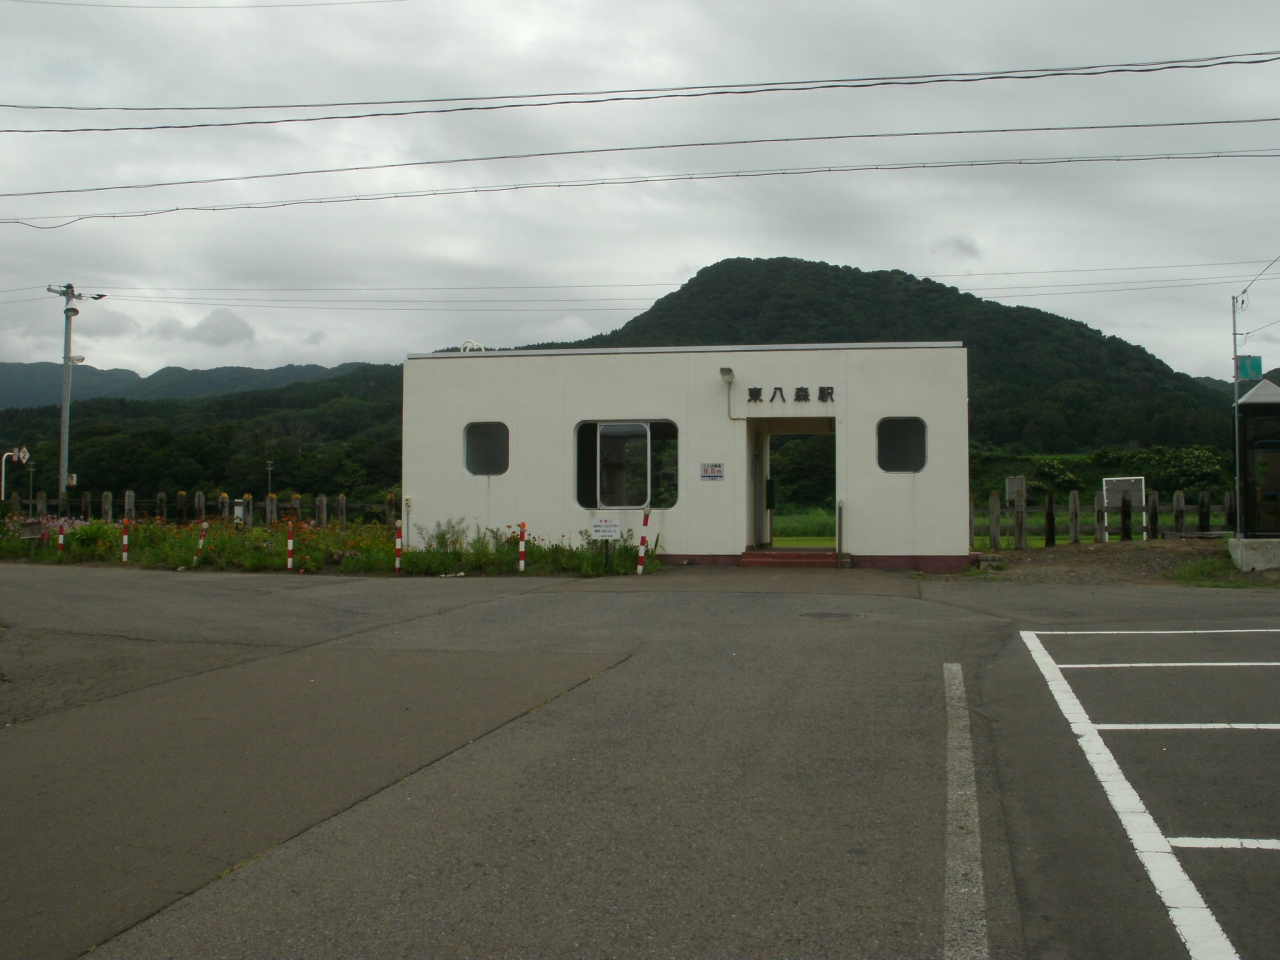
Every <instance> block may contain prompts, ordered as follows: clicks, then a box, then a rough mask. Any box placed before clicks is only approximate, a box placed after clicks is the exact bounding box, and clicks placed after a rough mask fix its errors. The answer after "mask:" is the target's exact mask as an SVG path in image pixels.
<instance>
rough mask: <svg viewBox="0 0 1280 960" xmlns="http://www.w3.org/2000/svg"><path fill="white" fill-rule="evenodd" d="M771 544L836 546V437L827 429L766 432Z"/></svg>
mask: <svg viewBox="0 0 1280 960" xmlns="http://www.w3.org/2000/svg"><path fill="white" fill-rule="evenodd" d="M769 486H770V488H771V497H770V500H771V506H772V509H773V546H774V547H775V548H779V547H781V548H786V547H828V548H831V549H835V546H836V438H835V435H834V434H831V433H818V434H773V435H771V436H770V437H769Z"/></svg>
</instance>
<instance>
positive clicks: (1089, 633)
mask: <svg viewBox="0 0 1280 960" xmlns="http://www.w3.org/2000/svg"><path fill="white" fill-rule="evenodd" d="M1036 633H1037V634H1038V635H1039V636H1042V637H1103V636H1106V637H1112V636H1138V635H1141V634H1169V635H1173V634H1181V633H1280V627H1245V628H1242V629H1238V630H1037V631H1036Z"/></svg>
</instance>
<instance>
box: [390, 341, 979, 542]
mask: <svg viewBox="0 0 1280 960" xmlns="http://www.w3.org/2000/svg"><path fill="white" fill-rule="evenodd" d="M721 367H731V368H733V370H734V383H733V385H732V387H731V388H730V387H726V385H725V383H724V381H723V380H722V379H721V377H720V372H719V371H720V368H721ZM757 386H758V387H761V388H762V395H763V397H764V402H761V403H750V402H748V400H747V396H748V394H747V391H748V388H749V387H757ZM775 386H780V387H783V388H784V390H785V396H786V402H785V403H783V402H780V401H778V400H774V401H773V402H770V399H769V398H770V396H771V394H772V392H773V388H774V387H775ZM797 386H807V387H808V388H809V389H810V395H811V397H812V399H811V400H810V401H809V402H808V403H807V404H805V403H797V402H796V401H795V400H794V392H795V388H796V387H797ZM822 386H831V387H834V388H835V400H834V402H831V403H820V402H818V399H817V398H818V388H819V387H822ZM727 394H728V396H727ZM730 415H732V417H734V418H751V419H754V418H757V417H778V416H786V417H796V416H803V417H834V418H835V420H836V445H837V456H838V459H837V465H836V497H837V499H839V500H842V501H844V503H845V521H844V531H845V532H844V549H845V550H846V551H847V552H849V553H853V554H858V555H886V556H902V555H925V556H940V555H941V556H957V555H964V554H966V553H967V552H968V493H969V487H968V471H969V467H968V402H967V369H966V353H965V350H964V349H963V347H960V346H957V345H931V346H910V345H905V346H903V345H899V346H885V345H871V346H865V347H864V346H857V347H849V346H840V347H811V348H810V347H806V348H803V349H786V348H782V349H779V348H723V349H719V348H717V349H693V350H679V351H673V350H660V351H628V352H601V353H591V352H587V351H573V352H553V351H548V352H537V351H527V352H510V351H509V352H496V353H483V354H481V353H468V354H456V353H455V354H435V355H430V356H427V357H411V358H410V359H409V360H408V361H407V362H406V363H405V370H404V454H403V456H404V493H405V495H406V496H407V497H408V498H410V499H411V500H412V503H413V506H412V512H411V516H410V522H411V524H412V525H414V526H417V525H421V526H422V527H424V528H425V529H426V530H428V531H430V530H431V528H432V527H433V526H434V524H435V523H436V521H443V520H447V519H450V518H453V519H457V518H458V517H465V518H466V520H467V522H468V523H469V524H471V525H472V527H473V528H474V526H475V524H476V523H477V522H478V523H479V524H480V525H481V526H485V527H499V528H505V527H506V526H508V525H511V526H514V525H515V524H516V523H518V522H520V521H525V522H526V523H528V524H529V529H530V533H531V535H537V536H547V537H550V538H551V539H553V540H558V539H559V538H560V537H561V535H562V534H563V535H565V536H566V537H568V538H570V539H576V538H577V535H578V532H579V531H580V530H582V529H584V528H586V527H588V526H589V525H590V520H591V517H592V516H593V515H601V516H617V517H619V518H620V519H621V521H622V526H623V529H626V528H627V527H633V528H634V529H635V530H636V532H637V534H638V532H639V529H640V521H641V517H642V513H641V511H640V510H600V511H589V510H585V509H583V508H582V507H580V506H579V505H578V502H577V497H576V490H575V482H576V469H575V436H576V428H577V426H578V424H579V423H581V422H583V421H599V420H671V421H673V422H674V423H675V424H676V425H677V426H678V428H679V431H680V432H679V481H678V482H679V498H678V501H677V503H676V505H675V506H674V507H673V508H671V509H669V510H654V511H653V513H652V516H651V518H650V535H651V538H652V537H653V536H654V535H658V534H660V535H661V546H662V548H663V552H667V553H678V554H688V553H693V554H739V553H741V552H742V550H743V549H744V548H745V547H746V546H747V545H748V544H749V542H750V539H751V533H750V520H751V516H750V509H751V508H750V493H751V486H750V475H749V463H748V460H747V448H748V444H747V430H746V420H745V419H730ZM888 416H916V417H920V418H921V419H923V420H924V421H925V423H926V424H927V425H928V462H927V464H926V466H925V469H924V470H923V471H921V472H920V473H918V474H888V473H885V472H883V471H881V470H880V469H879V467H878V465H877V463H876V424H877V423H878V422H879V420H880V419H881V418H883V417H888ZM490 420H496V421H501V422H503V423H506V424H507V426H508V427H509V429H510V431H511V466H510V469H509V470H508V472H507V473H506V474H504V475H502V476H496V477H477V476H472V475H471V474H469V473H468V472H467V470H466V467H465V463H464V457H463V431H464V429H465V427H466V425H467V424H468V423H472V422H476V421H490ZM702 463H723V464H724V465H725V479H724V480H723V481H703V480H700V479H699V471H700V466H701V464H702ZM410 542H411V543H412V544H413V545H415V546H421V545H422V542H421V539H420V537H419V536H418V534H417V533H416V531H411V533H410Z"/></svg>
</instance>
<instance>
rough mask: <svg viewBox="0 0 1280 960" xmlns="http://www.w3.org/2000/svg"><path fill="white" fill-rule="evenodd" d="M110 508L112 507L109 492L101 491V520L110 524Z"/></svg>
mask: <svg viewBox="0 0 1280 960" xmlns="http://www.w3.org/2000/svg"><path fill="white" fill-rule="evenodd" d="M111 506H112V504H111V491H110V490H103V491H102V519H103V520H104V521H106V522H107V523H110V522H111V521H112V519H113V518H112V516H111V514H112V510H111Z"/></svg>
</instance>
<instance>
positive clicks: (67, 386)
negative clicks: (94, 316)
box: [47, 283, 106, 500]
mask: <svg viewBox="0 0 1280 960" xmlns="http://www.w3.org/2000/svg"><path fill="white" fill-rule="evenodd" d="M47 289H48V291H49V292H50V293H53V294H57V295H58V296H60V297H62V298H63V299H64V300H65V301H66V306H65V307H63V308H62V315H63V317H64V320H65V322H64V325H63V335H62V433H61V438H60V440H61V443H60V447H59V451H58V499H59V500H61V499H63V498H64V497H66V495H67V455H68V448H69V447H70V441H71V366H72V364H76V363H84V357H73V356H72V355H71V318H72V317H77V316H79V315H80V311H79V310H77V309H76V308H75V307H73V306H72V305H71V301H73V300H83V299H84V294H83V293H76V288H75V285H74V284H70V283H68V284H66V285H65V286H62V287H55V286H53V285H52V284H50V285H49V287H48V288H47ZM105 296H106V294H105V293H95V294H94V295H93V296H91V297H90V298H89V299H90V300H101V299H103V298H104V297H105Z"/></svg>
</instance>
